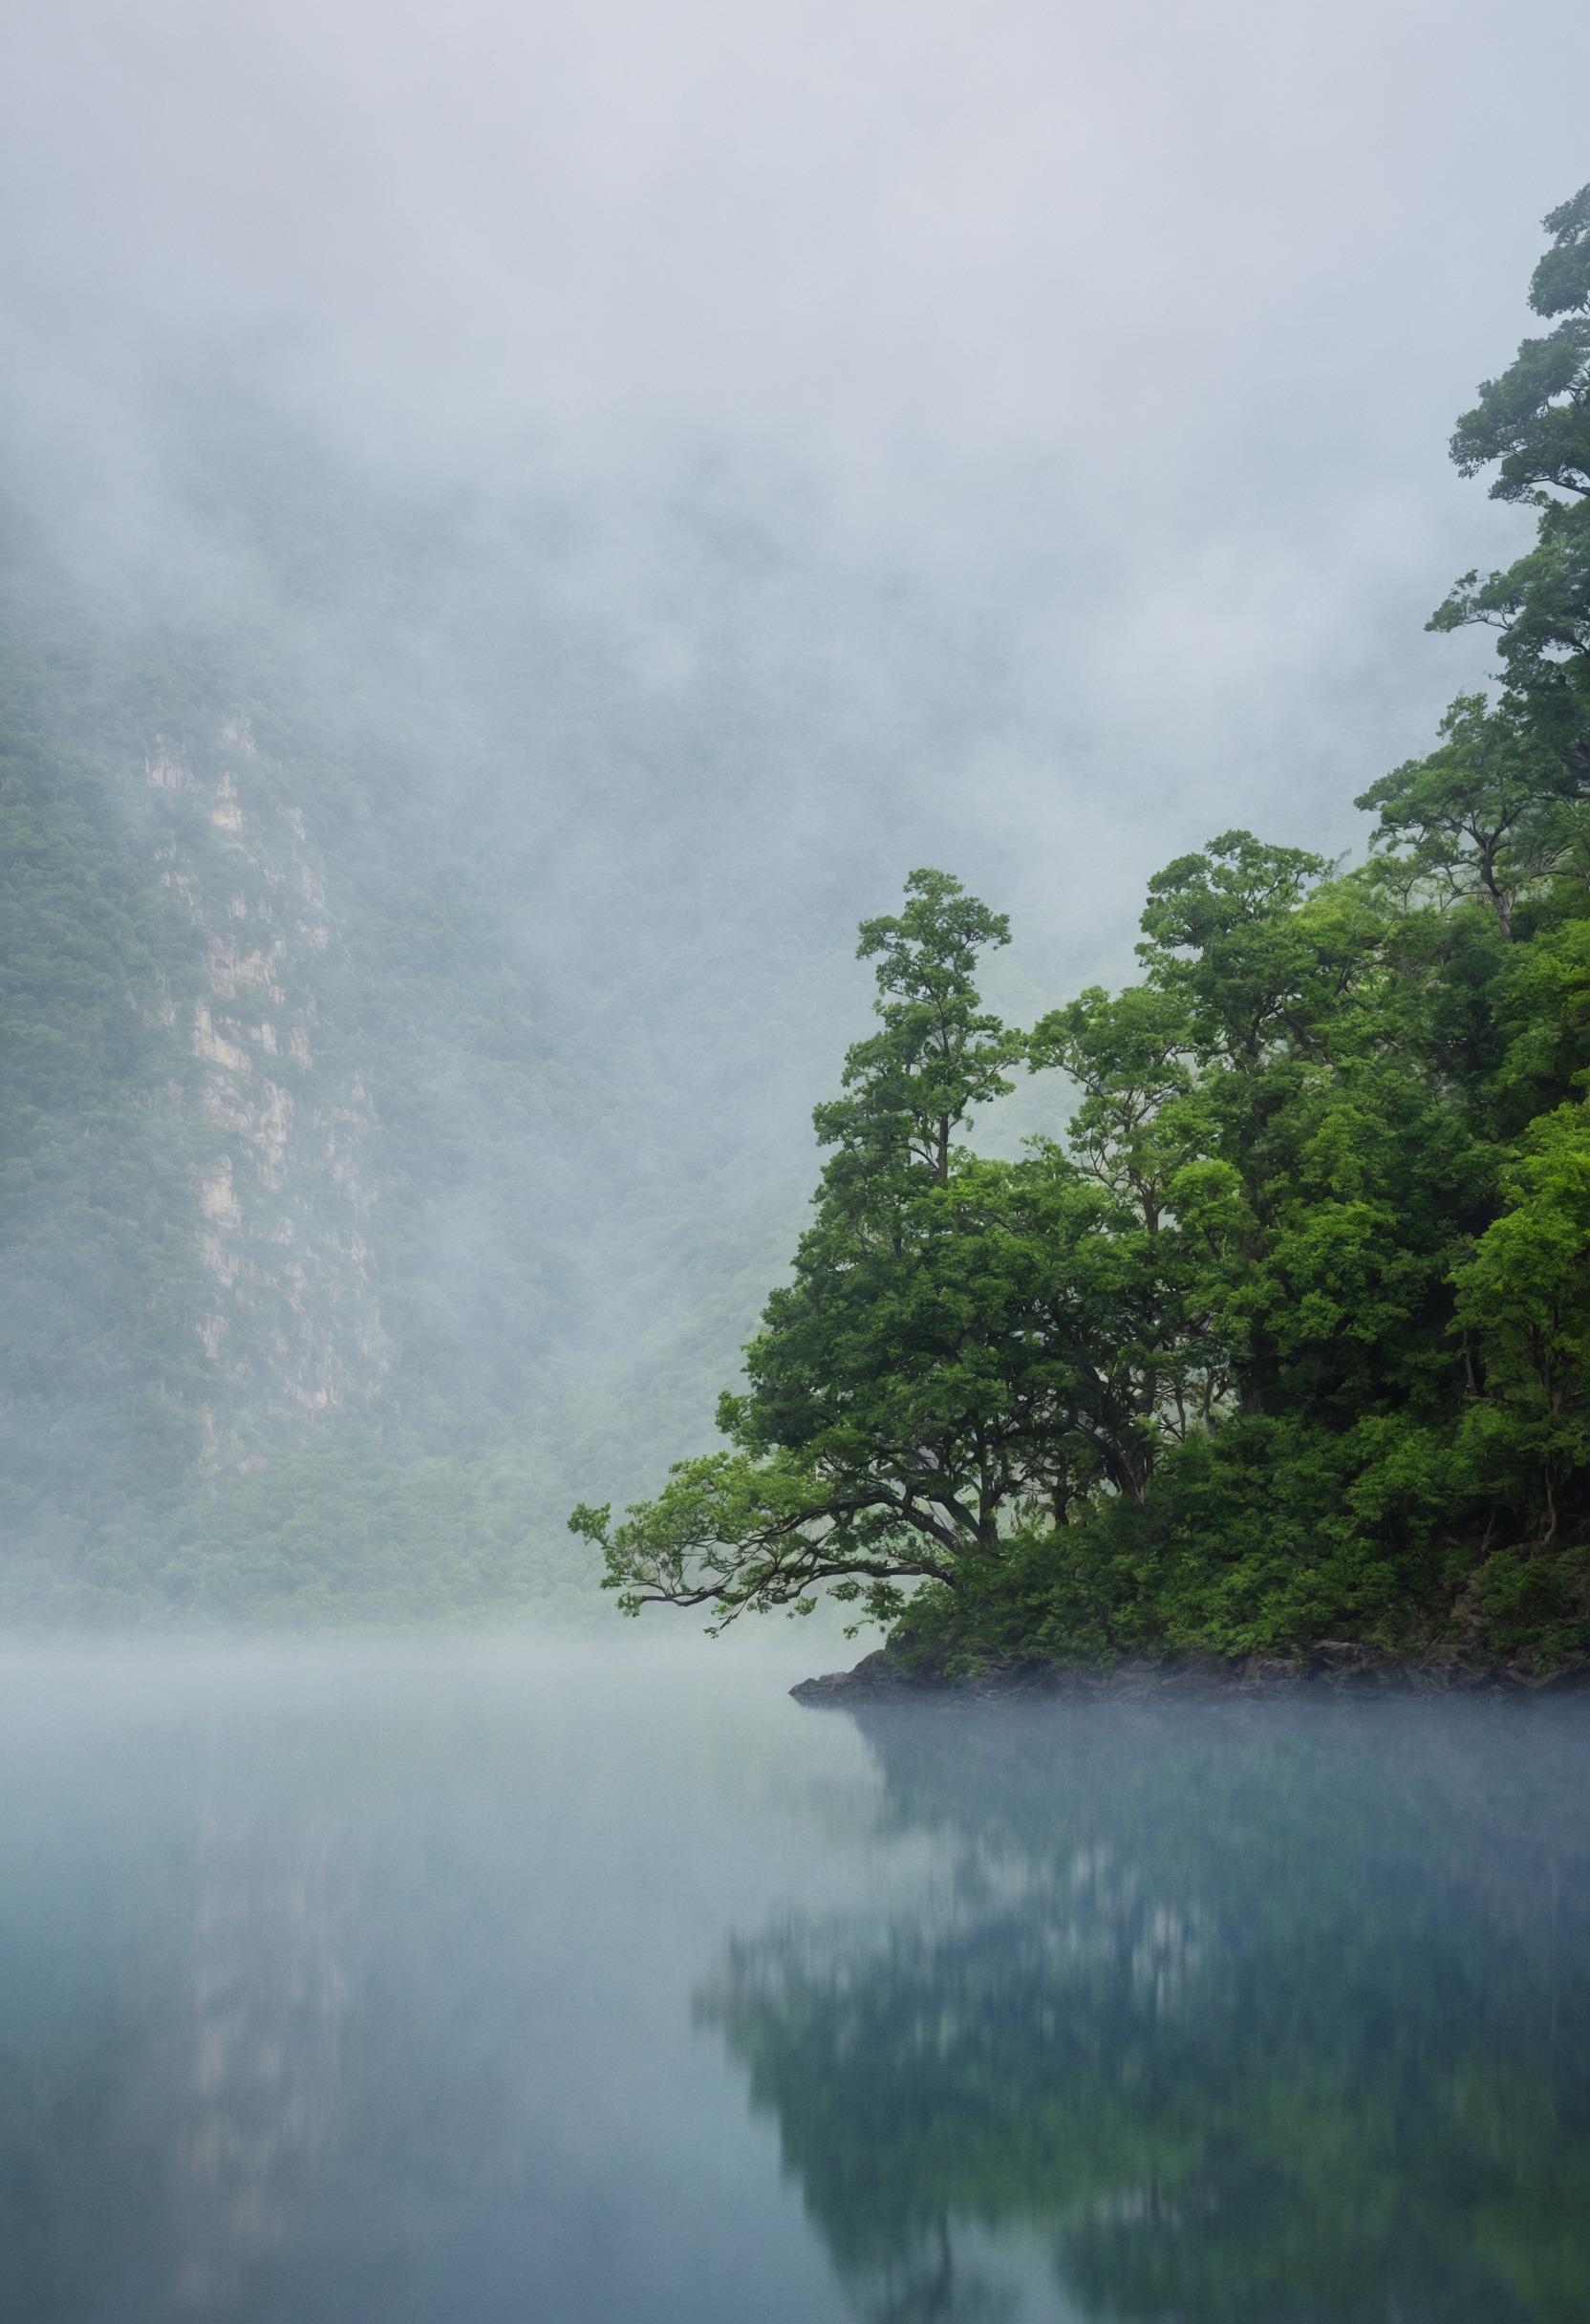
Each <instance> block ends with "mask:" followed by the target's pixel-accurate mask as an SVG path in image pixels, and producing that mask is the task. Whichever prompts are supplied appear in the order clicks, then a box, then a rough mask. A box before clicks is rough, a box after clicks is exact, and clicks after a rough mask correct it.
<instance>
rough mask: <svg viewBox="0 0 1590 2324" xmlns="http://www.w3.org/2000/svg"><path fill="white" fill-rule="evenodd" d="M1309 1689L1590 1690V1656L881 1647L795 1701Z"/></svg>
mask: <svg viewBox="0 0 1590 2324" xmlns="http://www.w3.org/2000/svg"><path fill="white" fill-rule="evenodd" d="M1300 1688H1314V1689H1320V1688H1323V1689H1328V1690H1330V1691H1333V1692H1337V1693H1356V1694H1364V1693H1392V1692H1401V1693H1409V1692H1411V1693H1421V1694H1450V1693H1498V1694H1512V1695H1537V1694H1547V1693H1552V1694H1556V1693H1568V1692H1575V1691H1579V1689H1590V1665H1584V1664H1574V1665H1571V1666H1569V1667H1568V1668H1563V1669H1558V1670H1551V1671H1546V1672H1543V1673H1538V1674H1537V1673H1536V1672H1535V1671H1534V1670H1533V1669H1530V1668H1525V1667H1523V1666H1517V1667H1515V1666H1512V1665H1506V1664H1503V1665H1485V1664H1481V1663H1476V1662H1474V1661H1473V1660H1472V1658H1471V1657H1469V1656H1467V1655H1465V1654H1464V1653H1462V1652H1461V1651H1460V1650H1459V1649H1458V1648H1456V1647H1451V1648H1441V1649H1438V1650H1437V1651H1435V1652H1433V1653H1431V1654H1429V1655H1428V1656H1415V1655H1407V1654H1391V1653H1387V1652H1386V1650H1385V1648H1383V1647H1380V1646H1359V1645H1356V1644H1354V1643H1353V1642H1351V1641H1349V1640H1343V1639H1321V1641H1320V1642H1319V1643H1318V1644H1317V1645H1315V1646H1311V1647H1310V1648H1309V1649H1308V1651H1307V1653H1306V1654H1303V1655H1290V1654H1247V1655H1240V1656H1237V1657H1236V1658H1235V1659H1234V1660H1232V1661H1229V1662H1226V1661H1219V1660H1217V1659H1215V1658H1214V1656H1209V1657H1207V1658H1198V1657H1193V1656H1191V1655H1180V1656H1170V1657H1168V1658H1167V1659H1166V1660H1165V1661H1163V1662H1157V1663H1156V1662H1147V1661H1128V1662H1121V1663H1115V1664H1112V1665H1109V1666H1107V1667H1105V1668H1093V1667H1090V1666H1086V1665H1083V1664H1057V1663H1041V1662H1024V1661H1011V1662H996V1663H991V1664H990V1665H989V1666H988V1668H986V1669H983V1670H980V1671H978V1672H976V1673H974V1674H972V1675H970V1676H966V1677H959V1678H950V1677H947V1676H946V1675H945V1673H944V1671H943V1669H942V1668H938V1667H935V1665H934V1664H933V1663H932V1662H931V1661H930V1662H927V1663H913V1662H911V1661H907V1660H904V1659H901V1658H897V1657H896V1656H894V1655H892V1654H891V1653H890V1651H889V1649H888V1648H887V1647H880V1648H879V1649H878V1651H877V1652H876V1653H875V1654H869V1655H867V1656H866V1657H865V1659H864V1660H863V1661H861V1662H859V1663H857V1665H856V1666H855V1668H854V1669H853V1670H831V1671H829V1672H828V1673H827V1676H826V1677H824V1678H808V1679H803V1680H802V1682H801V1684H800V1685H799V1686H798V1687H791V1689H789V1691H790V1693H791V1694H792V1695H793V1696H794V1698H795V1700H796V1702H798V1703H806V1704H809V1705H811V1706H813V1707H815V1708H818V1709H821V1708H823V1707H824V1706H826V1705H832V1706H834V1707H835V1708H837V1709H840V1710H844V1709H846V1708H847V1707H848V1706H849V1705H850V1704H861V1703H915V1704H924V1705H927V1704H943V1705H949V1704H956V1703H989V1702H1011V1701H1023V1700H1024V1701H1041V1700H1044V1699H1049V1700H1054V1699H1057V1698H1061V1697H1070V1698H1073V1699H1075V1698H1078V1697H1082V1698H1097V1699H1099V1700H1101V1701H1103V1700H1107V1699H1114V1700H1123V1699H1125V1700H1133V1699H1141V1698H1144V1697H1147V1696H1161V1695H1167V1694H1180V1695H1192V1694H1199V1693H1206V1692H1211V1691H1214V1692H1218V1693H1222V1694H1234V1693H1236V1694H1274V1693H1278V1692H1285V1691H1289V1690H1292V1689H1300Z"/></svg>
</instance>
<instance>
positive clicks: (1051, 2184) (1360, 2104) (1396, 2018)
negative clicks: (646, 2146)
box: [698, 1705, 1590, 2324]
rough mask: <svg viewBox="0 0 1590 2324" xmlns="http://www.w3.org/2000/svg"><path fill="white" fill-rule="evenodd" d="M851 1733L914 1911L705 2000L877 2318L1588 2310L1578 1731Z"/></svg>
mask: <svg viewBox="0 0 1590 2324" xmlns="http://www.w3.org/2000/svg"><path fill="white" fill-rule="evenodd" d="M829 1715H832V1714H829ZM862 1720H863V1725H864V1727H865V1730H866V1732H867V1734H868V1738H869V1741H870V1745H871V1748H872V1750H873V1751H874V1753H875V1754H876V1755H877V1759H878V1761H879V1763H880V1765H881V1767H882V1770H883V1773H884V1776H885V1781H886V1801H887V1809H886V1813H887V1815H888V1817H889V1818H890V1820H891V1821H892V1825H893V1826H894V1828H895V1829H897V1830H909V1829H913V1828H914V1829H918V1830H924V1831H929V1832H932V1833H933V1834H935V1836H937V1838H938V1839H939V1840H940V1841H941V1842H942V1843H944V1845H945V1847H946V1851H947V1855H946V1861H945V1863H944V1867H943V1870H942V1872H941V1874H940V1876H939V1878H938V1880H937V1882H936V1883H935V1887H934V1890H933V1892H932V1893H931V1894H926V1895H924V1896H923V1897H921V1898H920V1899H919V1900H917V1901H916V1902H915V1903H914V1904H913V1906H912V1907H911V1908H910V1909H907V1910H903V1911H895V1912H893V1913H892V1914H887V1915H883V1916H881V1917H879V1916H873V1917H870V1918H869V1917H867V1916H851V1917H850V1918H849V1919H845V1918H840V1919H837V1920H835V1919H831V1918H830V1919H827V1920H826V1921H820V1920H816V1919H813V1918H811V1917H804V1918H790V1919H785V1920H784V1921H783V1922H781V1923H780V1924H779V1925H777V1926H774V1927H772V1928H771V1929H769V1930H767V1931H766V1932H765V1933H763V1934H762V1935H759V1936H756V1937H753V1938H750V1939H746V1940H742V1941H739V1942H736V1943H735V1944H734V1945H733V1946H732V1947H730V1948H729V1951H728V1953H727V1957H726V1959H725V1960H724V1962H723V1965H722V1968H721V1969H720V1973H719V1975H718V1976H717V1977H716V1978H715V1980H713V1982H712V1983H711V1984H710V1985H709V1986H708V1987H707V1988H706V1989H705V1990H703V1992H702V1993H701V1995H700V1996H699V2000H698V2008H699V2011H700V2013H701V2015H702V2017H703V2018H704V2020H705V2021H706V2022H708V2023H710V2024H713V2025H715V2026H717V2027H719V2028H720V2029H721V2032H722V2034H723V2036H724V2037H725V2039H726V2042H727V2045H728V2049H729V2051H730V2053H731V2055H733V2056H734V2057H735V2058H736V2059H737V2060H738V2061H739V2062H740V2063H741V2066H742V2068H743V2069H744V2070H746V2071H747V2073H748V2075H749V2079H750V2088H751V2094H752V2098H753V2100H754V2102H755V2104H756V2106H757V2107H758V2108H760V2109H764V2110H767V2111H769V2112H770V2113H771V2114H772V2115H773V2116H774V2117H775V2118H776V2120H777V2122H778V2125H779V2129H780V2133H781V2137H782V2141H783V2147H784V2161H785V2165H786V2167H787V2168H788V2169H789V2170H790V2171H792V2172H793V2173H794V2174H795V2175H796V2176H797V2177H798V2180H799V2182H800V2184H801V2186H802V2188H803V2190H804V2193H805V2197H806V2204H807V2206H808V2208H809V2211H810V2213H811V2215H812V2217H813V2219H814V2220H815V2221H816V2222H817V2224H818V2225H819V2227H820V2228H821V2230H822V2233H823V2235H824V2237H825V2239H826V2241H827V2245H828V2248H829V2249H830V2251H831V2253H832V2256H833V2260H834V2263H835V2266H836V2268H837V2269H838V2270H839V2271H840V2273H841V2275H842V2276H843V2278H844V2279H845V2280H846V2281H847V2282H848V2283H849V2286H850V2287H851V2288H852V2290H853V2292H854V2293H855V2296H856V2298H857V2300H858V2302H859V2304H860V2305H861V2307H862V2308H863V2309H864V2311H865V2313H867V2314H868V2315H869V2316H870V2317H872V2318H875V2319H876V2320H877V2324H884V2320H885V2319H890V2320H891V2324H895V2320H898V2324H904V2320H905V2319H907V2318H912V2319H917V2318H921V2319H926V2318H930V2317H932V2318H950V2317H955V2318H966V2319H970V2318H973V2317H985V2316H992V2315H994V2314H1015V2313H1031V2312H1034V2308H1035V2303H1036V2304H1037V2306H1038V2307H1040V2308H1042V2309H1044V2310H1046V2311H1047V2313H1057V2311H1058V2313H1062V2314H1064V2313H1075V2314H1080V2315H1082V2316H1085V2317H1088V2318H1098V2319H1105V2318H1110V2319H1128V2318H1130V2319H1144V2320H1145V2324H1146V2320H1148V2319H1165V2320H1167V2324H1169V2320H1170V2319H1176V2320H1177V2324H1247V2320H1249V2319H1251V2320H1252V2324H1279V2320H1281V2319H1292V2318H1299V2319H1301V2318H1308V2319H1311V2320H1315V2319H1318V2320H1319V2324H1325V2320H1326V2319H1329V2320H1330V2324H1360V2320H1362V2324H1370V2320H1371V2319H1373V2320H1374V2324H1386V2319H1391V2318H1397V2319H1407V2320H1408V2324H1412V2320H1414V2319H1419V2320H1423V2319H1430V2320H1431V2324H1434V2320H1435V2319H1441V2320H1442V2324H1449V2320H1455V2319H1469V2318H1472V2319H1474V2320H1475V2324H1480V2319H1484V2320H1485V2324H1497V2320H1498V2319H1506V2318H1519V2319H1523V2318H1530V2319H1546V2318H1554V2319H1558V2318H1560V2319H1563V2324H1566V2320H1567V2319H1569V2318H1574V2319H1582V2318H1583V2317H1585V2316H1586V2315H1590V1793H1587V1788H1586V1783H1585V1777H1586V1774H1587V1773H1590V1748H1587V1744H1590V1722H1587V1720H1586V1718H1585V1717H1584V1716H1583V1715H1582V1714H1581V1713H1579V1712H1578V1711H1575V1710H1574V1709H1573V1708H1572V1707H1563V1708H1562V1709H1560V1710H1558V1711H1544V1710H1537V1711H1535V1712H1533V1713H1520V1712H1518V1711H1515V1710H1513V1709H1511V1708H1496V1709H1486V1708H1481V1707H1477V1706H1469V1707H1455V1708H1454V1707H1429V1708H1421V1707H1418V1706H1385V1705H1376V1706H1364V1707H1349V1706H1336V1707H1328V1708H1326V1709H1324V1710H1322V1711H1319V1712H1312V1713H1311V1712H1301V1711H1297V1710H1293V1709H1287V1710H1285V1711H1279V1710H1265V1709H1263V1708H1257V1709H1245V1708H1237V1707H1218V1706H1216V1707H1206V1708H1204V1709H1202V1710H1196V1711H1195V1710H1192V1709H1188V1710H1184V1711H1180V1712H1178V1713H1175V1714H1171V1713H1169V1712H1162V1713H1159V1714H1157V1715H1155V1714H1150V1713H1143V1712H1138V1713H1133V1712H1129V1711H1125V1710H1123V1709H1120V1708H1116V1709H1114V1710H1110V1709H1108V1708H1105V1707H1100V1708H1094V1709H1079V1710H1074V1711H1067V1710H1064V1709H1059V1708H1056V1709H1051V1710H1048V1711H1034V1712H1031V1713H1021V1712H1017V1711H1002V1712H1000V1711H987V1712H977V1713H962V1714H956V1715H953V1716H952V1715H939V1716H936V1717H935V1716H922V1715H920V1714H915V1715H913V1714H911V1713H904V1712H901V1711H882V1710H880V1711H876V1712H874V1713H871V1714H870V1715H869V1714H862ZM1035 2237H1036V2239H1037V2240H1038V2242H1039V2244H1040V2245H1041V2247H1042V2248H1043V2249H1045V2250H1046V2252H1047V2254H1048V2259H1049V2271H1048V2273H1049V2280H1048V2286H1047V2294H1046V2296H1045V2292H1044V2288H1043V2287H1042V2286H1039V2287H1036V2288H1035V2287H1033V2286H1031V2285H1029V2286H1027V2287H1026V2288H1025V2291H1023V2290H1022V2288H1021V2287H1020V2286H1017V2285H1013V2283H1012V2281H1011V2278H1010V2273H1009V2270H1001V2269H1000V2268H999V2266H998V2265H997V2264H994V2265H992V2266H991V2265H990V2262H989V2257H988V2255H989V2253H990V2251H992V2252H994V2253H995V2254H996V2255H997V2254H998V2253H999V2249H1000V2247H1001V2242H1002V2241H1010V2240H1011V2239H1016V2240H1019V2241H1024V2242H1025V2243H1027V2244H1029V2245H1030V2244H1031V2243H1032V2241H1033V2240H1034V2238H1035Z"/></svg>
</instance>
